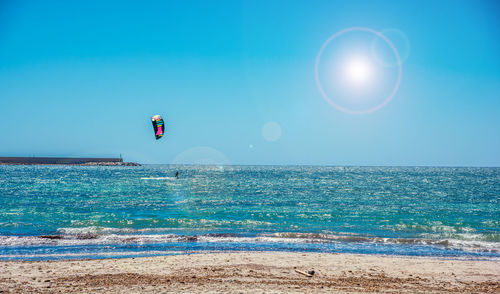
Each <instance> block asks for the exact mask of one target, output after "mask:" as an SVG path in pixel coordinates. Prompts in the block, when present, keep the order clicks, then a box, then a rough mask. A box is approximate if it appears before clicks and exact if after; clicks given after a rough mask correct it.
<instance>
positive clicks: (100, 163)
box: [79, 161, 141, 166]
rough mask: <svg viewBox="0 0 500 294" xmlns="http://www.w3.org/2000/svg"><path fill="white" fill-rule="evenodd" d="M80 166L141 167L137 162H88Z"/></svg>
mask: <svg viewBox="0 0 500 294" xmlns="http://www.w3.org/2000/svg"><path fill="white" fill-rule="evenodd" d="M79 165H83V166H141V165H140V164H139V163H136V162H105V161H103V162H86V163H82V164H79Z"/></svg>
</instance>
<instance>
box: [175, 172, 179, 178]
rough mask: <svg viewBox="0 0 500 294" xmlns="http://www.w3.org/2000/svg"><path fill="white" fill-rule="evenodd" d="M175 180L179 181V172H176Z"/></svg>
mask: <svg viewBox="0 0 500 294" xmlns="http://www.w3.org/2000/svg"><path fill="white" fill-rule="evenodd" d="M175 178H176V179H178V178H179V172H178V171H176V172H175Z"/></svg>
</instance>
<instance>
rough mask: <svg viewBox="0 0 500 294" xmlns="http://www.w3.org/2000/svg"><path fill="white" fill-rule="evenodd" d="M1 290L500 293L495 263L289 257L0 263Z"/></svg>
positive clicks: (241, 255)
mask: <svg viewBox="0 0 500 294" xmlns="http://www.w3.org/2000/svg"><path fill="white" fill-rule="evenodd" d="M297 270H298V271H301V272H302V273H300V272H298V271H297ZM313 271H314V273H313V274H312V276H311V277H308V276H306V275H304V273H307V272H311V273H312V272H313ZM2 292H4V293H5V292H7V293H81V292H87V293H179V292H187V293H221V292H230V293H304V292H307V293H331V292H337V293H339V292H340V293H366V292H386V293H387V292H389V293H401V292H410V293H458V292H461V293H500V261H469V260H443V259H434V258H409V257H386V256H375V255H353V254H320V253H286V252H263V253H248V252H243V253H207V254H192V255H176V256H162V257H147V258H123V259H103V260H66V261H36V262H33V261H1V262H0V293H2Z"/></svg>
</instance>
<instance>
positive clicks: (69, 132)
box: [0, 0, 500, 166]
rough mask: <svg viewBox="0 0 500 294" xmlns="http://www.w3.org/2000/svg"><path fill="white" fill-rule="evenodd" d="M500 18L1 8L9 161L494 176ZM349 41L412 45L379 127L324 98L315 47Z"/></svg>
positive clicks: (433, 10) (448, 5)
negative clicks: (423, 170)
mask: <svg viewBox="0 0 500 294" xmlns="http://www.w3.org/2000/svg"><path fill="white" fill-rule="evenodd" d="M499 13H500V4H498V1H493V0H492V1H456V0H453V1H242V2H240V1H157V2H150V1H81V2H78V1H22V0H21V1H5V0H3V1H1V0H0V156H32V155H36V156H118V155H119V154H123V156H124V158H125V160H128V161H138V162H143V163H172V162H179V161H183V160H184V161H189V160H191V159H192V160H198V159H197V157H200V158H201V157H219V158H224V160H226V161H228V162H230V163H233V164H315V165H323V164H325V165H453V166H500V53H499V52H500V18H499V17H498V15H499ZM349 27H368V28H371V29H373V30H376V31H383V30H386V29H390V28H392V29H397V30H399V31H401V32H403V33H404V35H405V36H406V37H407V39H408V40H409V44H410V51H409V55H408V58H407V59H405V61H404V63H403V64H402V79H401V85H400V87H399V90H398V91H397V93H396V95H395V96H394V99H393V100H392V101H391V102H390V103H388V104H387V105H386V106H385V107H383V108H381V109H380V110H378V111H376V112H373V113H369V114H364V115H356V114H349V113H345V112H342V111H339V110H338V109H336V108H334V107H331V106H330V105H329V104H328V103H326V102H325V100H324V99H323V98H322V96H321V94H320V92H319V90H318V87H317V86H316V83H315V77H314V63H315V59H316V55H317V54H318V51H319V49H320V47H321V46H322V44H323V43H324V42H325V41H326V40H327V39H328V38H329V37H330V36H331V35H332V34H334V33H336V32H338V31H340V30H343V29H346V28H349ZM394 45H395V46H396V47H398V42H397V40H394ZM397 49H398V50H403V49H404V48H397ZM400 53H401V52H400ZM403 53H404V52H403ZM154 114H161V115H162V116H164V118H165V120H166V125H167V135H166V137H165V138H163V139H161V140H159V141H156V140H154V134H153V130H152V126H151V122H150V116H152V115H154ZM269 122H273V123H272V124H271V126H276V125H278V126H279V128H281V136H279V135H278V136H274V137H273V138H272V140H274V141H272V140H271V141H270V140H266V138H268V137H266V136H265V135H264V136H263V127H264V126H265V125H266V124H267V125H269ZM271 131H272V130H271ZM271 133H272V132H271ZM274 135H276V134H274ZM271 137H272V134H271ZM268 139H269V138H268ZM207 150H208V151H207ZM202 153H203V154H202ZM179 158H182V160H180V159H179ZM186 158H187V159H186ZM190 158H191V159H190ZM214 160H215V161H223V160H222V159H214Z"/></svg>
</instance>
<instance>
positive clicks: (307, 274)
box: [295, 269, 312, 278]
mask: <svg viewBox="0 0 500 294" xmlns="http://www.w3.org/2000/svg"><path fill="white" fill-rule="evenodd" d="M295 271H296V272H298V273H299V274H301V275H304V276H306V277H309V278H310V277H312V275H311V274H309V273H306V272H303V271H301V270H298V269H296V270H295Z"/></svg>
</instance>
